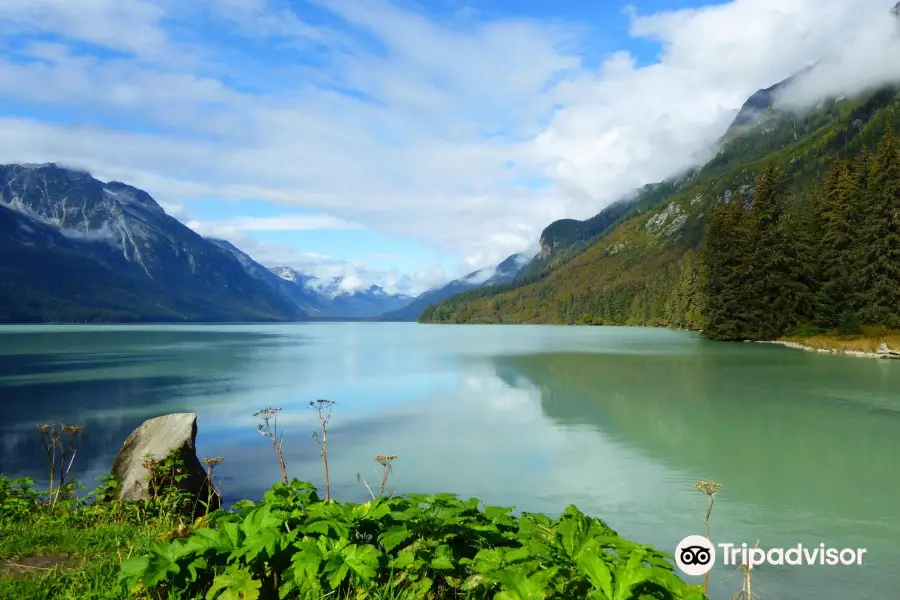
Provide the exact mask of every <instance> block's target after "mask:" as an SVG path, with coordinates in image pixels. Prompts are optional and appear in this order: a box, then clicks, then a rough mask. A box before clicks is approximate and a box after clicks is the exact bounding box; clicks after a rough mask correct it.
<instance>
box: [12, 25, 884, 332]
mask: <svg viewBox="0 0 900 600" xmlns="http://www.w3.org/2000/svg"><path fill="white" fill-rule="evenodd" d="M895 12H896V11H895ZM815 69H816V66H815V65H814V66H812V67H810V68H809V69H807V70H804V71H803V72H801V73H798V74H796V75H794V76H793V77H791V78H788V79H786V80H785V81H782V82H780V83H776V84H775V85H773V86H771V87H770V88H767V89H765V90H760V91H759V92H757V93H756V94H754V95H753V96H752V97H751V98H749V99H748V100H747V102H746V103H745V105H744V107H743V108H742V109H741V110H740V112H739V113H738V114H737V116H736V117H735V119H734V121H733V123H732V125H731V127H730V128H729V129H728V130H727V131H726V132H725V133H724V135H723V136H722V138H721V140H720V142H719V145H718V149H717V151H716V152H715V153H714V154H713V155H712V157H711V158H710V159H709V160H708V161H707V162H706V163H705V164H703V165H700V166H698V167H696V168H693V169H691V170H689V171H687V172H684V173H680V174H678V175H676V176H674V177H672V178H670V179H668V180H666V181H662V182H659V183H654V184H649V185H645V186H644V187H642V188H641V189H640V190H637V191H635V192H634V193H633V194H631V195H630V196H628V197H626V198H622V199H620V200H619V201H617V202H614V203H612V204H611V205H609V206H607V207H606V208H605V209H604V210H602V211H601V212H600V213H599V214H597V215H595V216H594V217H592V218H590V219H587V220H585V221H576V220H572V219H564V220H560V221H556V222H554V223H552V224H550V225H549V226H548V227H546V228H545V229H544V231H543V233H542V235H541V239H540V251H539V252H538V253H537V255H535V256H530V255H522V254H516V255H513V256H510V257H509V258H507V259H506V260H504V261H503V262H501V263H500V264H499V265H497V266H495V267H491V268H487V269H481V270H479V271H475V272H473V273H470V274H468V275H466V276H465V277H462V278H460V279H456V280H453V281H451V282H449V283H447V284H445V285H442V286H439V287H436V288H434V289H431V290H428V291H426V292H424V293H423V294H421V295H419V296H418V297H410V296H404V295H400V294H395V293H390V292H388V291H387V290H385V289H383V288H381V287H378V286H375V285H373V286H371V287H369V288H368V289H362V290H359V289H347V288H346V286H344V285H342V283H343V282H342V280H341V279H340V278H335V279H333V280H329V281H321V280H319V279H317V278H316V277H315V276H312V275H309V274H304V273H299V272H297V271H296V270H294V269H292V268H290V267H286V266H281V265H262V264H260V263H258V262H257V261H255V260H254V259H253V258H252V257H251V256H249V255H248V254H247V253H245V252H243V251H242V250H241V249H239V248H237V247H236V246H234V245H233V244H231V243H229V242H227V241H224V240H219V239H208V238H204V237H202V236H201V235H199V234H197V233H196V232H194V231H193V230H192V229H190V228H189V227H187V226H186V225H184V224H183V223H181V222H180V221H178V220H177V219H175V218H174V217H172V216H170V215H168V214H166V212H165V211H164V210H163V208H162V207H161V206H160V205H159V204H158V203H157V202H156V201H155V200H154V199H153V198H152V197H151V196H150V195H149V194H148V193H147V192H145V191H143V190H140V189H137V188H135V187H132V186H130V185H128V184H125V183H121V182H114V181H113V182H101V181H99V180H97V179H95V178H94V177H92V176H91V175H90V174H88V173H85V172H80V171H76V170H72V169H68V168H65V167H63V166H60V165H56V164H53V163H47V164H39V165H31V164H12V165H3V166H0V322H8V323H36V322H92V323H98V322H101V323H102V322H229V321H231V322H272V321H282V322H283V321H305V320H311V319H348V320H349V319H356V320H360V319H362V320H387V321H416V320H418V321H419V322H423V323H548V324H581V325H641V326H665V327H672V328H681V329H695V330H701V331H702V332H703V334H704V335H705V336H706V337H708V338H711V339H718V340H776V339H784V338H789V339H793V340H809V339H817V340H818V343H823V344H825V345H826V346H827V345H828V344H831V345H832V346H833V345H834V344H835V343H836V342H835V341H834V340H833V339H831V340H830V341H829V339H830V338H829V336H832V337H834V336H836V337H838V338H840V337H843V338H847V336H851V337H853V336H856V338H859V339H862V340H863V341H862V342H860V343H861V344H862V346H858V345H857V346H858V347H856V349H864V350H873V349H874V348H872V347H871V345H872V344H873V343H876V342H878V343H884V342H886V341H891V343H895V342H896V341H897V340H895V339H894V338H895V337H897V336H894V335H893V334H892V333H891V332H893V331H897V330H900V313H898V312H897V306H900V150H898V148H900V142H898V138H897V133H896V131H897V130H898V128H900V93H898V86H897V85H886V86H882V87H880V88H878V89H870V90H867V91H866V92H864V93H861V94H858V95H856V96H853V97H845V96H841V97H836V98H829V99H826V100H823V101H821V102H820V103H819V104H818V105H816V106H814V107H809V108H805V109H803V110H797V109H787V108H784V107H782V106H780V105H779V97H780V94H781V93H782V92H783V91H784V90H785V89H788V88H789V87H790V86H791V85H793V83H794V82H795V81H796V80H797V79H798V78H802V77H803V76H804V75H806V74H807V73H809V72H814V71H815ZM823 340H824V341H823ZM851 345H852V344H851Z"/></svg>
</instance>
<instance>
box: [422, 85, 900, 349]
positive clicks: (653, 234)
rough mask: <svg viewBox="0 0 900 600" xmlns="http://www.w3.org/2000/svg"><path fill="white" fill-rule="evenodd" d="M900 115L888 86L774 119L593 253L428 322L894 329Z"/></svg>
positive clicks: (620, 224) (743, 330)
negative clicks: (899, 127) (804, 112)
mask: <svg viewBox="0 0 900 600" xmlns="http://www.w3.org/2000/svg"><path fill="white" fill-rule="evenodd" d="M898 108H900V99H898V94H897V92H896V88H886V89H883V90H879V91H877V92H874V93H870V94H868V95H866V96H864V97H861V98H856V99H850V100H848V99H842V100H834V101H830V102H828V103H825V104H824V105H821V106H820V107H818V108H817V109H816V110H814V111H811V112H808V113H807V114H805V115H797V114H787V113H785V114H780V115H773V117H772V119H771V120H770V121H769V122H768V123H766V124H764V126H762V127H760V128H758V129H757V130H755V131H753V132H751V133H748V134H746V135H743V136H736V137H735V138H733V139H730V140H727V141H726V142H725V144H724V145H723V147H722V149H721V150H720V152H719V153H718V154H717V155H716V156H715V157H714V158H713V159H712V160H711V161H709V162H708V163H707V164H706V165H704V167H703V168H702V169H700V170H699V172H696V173H692V174H690V175H689V176H688V177H682V180H681V181H680V182H677V183H676V184H675V185H673V184H672V183H671V182H667V184H666V186H667V187H666V192H667V193H666V194H664V195H660V194H659V193H657V194H656V197H655V198H653V202H651V203H648V202H643V203H638V206H641V209H642V210H641V211H639V214H635V212H636V211H634V210H632V211H630V212H628V213H627V214H625V215H624V216H619V215H616V216H617V217H619V218H618V220H616V221H615V223H614V224H612V225H611V226H610V227H609V228H608V229H607V230H606V231H604V232H603V233H602V235H599V237H597V238H594V239H592V240H591V241H590V245H589V246H588V247H587V248H585V249H580V248H579V251H578V252H577V253H574V254H575V255H574V256H573V252H572V247H571V246H570V247H568V248H564V249H563V251H564V252H567V253H568V255H567V256H566V260H565V261H561V263H562V264H559V265H558V266H555V268H550V269H546V270H545V271H546V272H544V273H540V274H539V277H535V276H534V275H533V274H532V275H531V277H530V278H529V279H520V280H519V281H517V282H515V283H513V284H511V285H507V286H505V287H503V288H496V289H486V290H485V289H483V290H474V291H472V292H467V293H464V294H460V295H458V296H455V297H453V298H451V299H449V300H447V301H445V302H443V303H441V304H438V305H435V306H432V307H429V309H428V310H427V311H426V312H425V313H424V314H423V315H422V317H421V319H420V321H423V322H449V323H557V324H593V325H652V326H668V327H674V328H687V329H699V330H702V331H703V333H704V335H705V336H707V337H709V338H712V339H719V340H744V339H750V340H768V339H777V338H781V337H785V336H810V335H816V334H819V333H826V332H828V333H837V334H850V333H856V332H860V331H886V330H897V329H900V309H898V307H900V146H898V143H900V142H898V138H897V133H896V129H895V128H896V125H897V124H898V119H900V110H898ZM656 189H660V188H656ZM548 229H549V228H548ZM581 243H582V245H584V242H583V241H582V242H581ZM542 260H543V261H544V262H545V263H551V262H552V261H551V259H547V258H545V259H542Z"/></svg>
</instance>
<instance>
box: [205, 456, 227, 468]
mask: <svg viewBox="0 0 900 600" xmlns="http://www.w3.org/2000/svg"><path fill="white" fill-rule="evenodd" d="M223 460H225V459H224V458H222V457H221V456H215V457H213V458H204V459H203V464H205V465H207V466H210V467H214V466H216V465H217V464H219V463H220V462H222V461H223Z"/></svg>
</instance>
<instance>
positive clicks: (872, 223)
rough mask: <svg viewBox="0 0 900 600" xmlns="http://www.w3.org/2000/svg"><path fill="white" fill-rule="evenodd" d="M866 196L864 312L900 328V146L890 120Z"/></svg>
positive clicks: (867, 318) (870, 319)
mask: <svg viewBox="0 0 900 600" xmlns="http://www.w3.org/2000/svg"><path fill="white" fill-rule="evenodd" d="M866 200H867V201H868V203H869V205H868V207H867V208H866V212H865V215H866V220H865V222H864V224H863V227H862V228H861V234H862V235H861V237H862V248H863V254H862V257H863V264H862V265H861V270H860V277H859V286H860V289H859V293H860V295H861V306H860V316H861V318H862V321H863V322H864V323H865V324H868V325H876V326H884V327H887V328H890V329H900V147H898V141H897V137H896V136H895V135H894V131H893V129H892V127H891V125H890V123H888V124H887V126H886V127H885V134H884V137H882V139H881V141H880V142H879V144H878V150H877V152H876V155H875V159H874V163H873V165H872V170H871V175H870V179H869V182H868V189H867V193H866Z"/></svg>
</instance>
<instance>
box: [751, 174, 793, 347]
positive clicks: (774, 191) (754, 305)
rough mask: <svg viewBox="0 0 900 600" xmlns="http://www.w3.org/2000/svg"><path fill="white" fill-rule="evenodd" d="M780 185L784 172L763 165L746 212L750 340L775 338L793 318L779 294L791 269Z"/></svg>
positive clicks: (787, 301)
mask: <svg viewBox="0 0 900 600" xmlns="http://www.w3.org/2000/svg"><path fill="white" fill-rule="evenodd" d="M784 187H785V176H784V173H783V172H782V171H781V169H780V168H779V167H778V166H777V165H776V164H775V163H774V162H770V163H769V164H767V165H766V167H765V168H764V169H763V171H762V173H760V174H759V176H758V177H757V178H756V188H755V193H754V197H753V206H752V208H751V210H750V215H749V217H750V241H751V247H752V250H751V256H752V262H751V263H750V269H749V280H748V281H747V286H748V287H749V290H750V294H748V296H749V298H748V308H749V319H748V327H747V337H748V338H750V339H776V338H778V337H781V336H782V335H784V334H785V333H786V332H787V330H788V329H789V328H790V327H791V325H792V323H793V322H795V321H796V315H794V314H793V313H792V312H791V306H790V304H791V302H790V301H789V300H788V299H787V298H785V297H784V296H783V295H782V291H783V290H784V289H785V287H786V286H787V285H789V283H790V272H791V266H790V265H789V264H788V262H787V260H786V254H785V248H786V246H787V243H788V242H787V240H786V236H785V234H784V230H783V224H784V223H783V221H782V214H783V206H782V202H783V200H784V198H783V195H784Z"/></svg>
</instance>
